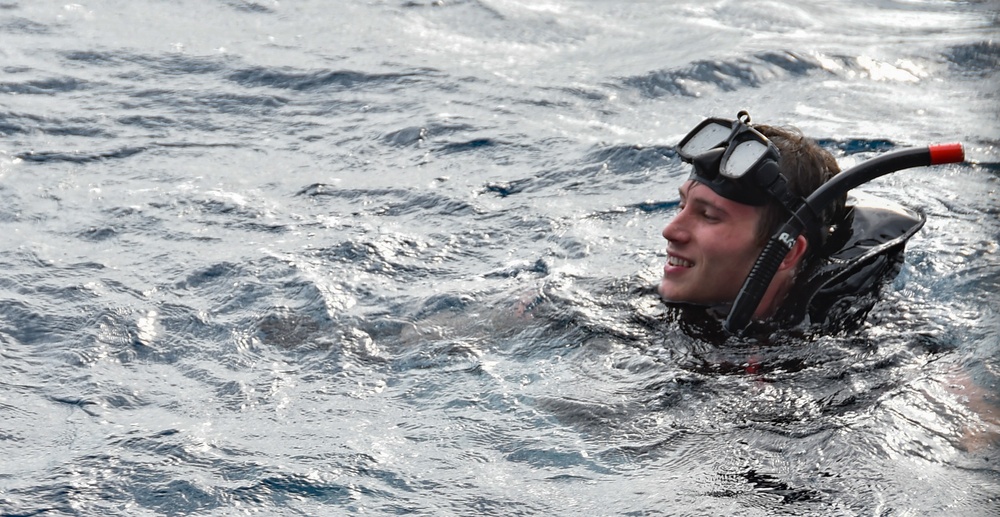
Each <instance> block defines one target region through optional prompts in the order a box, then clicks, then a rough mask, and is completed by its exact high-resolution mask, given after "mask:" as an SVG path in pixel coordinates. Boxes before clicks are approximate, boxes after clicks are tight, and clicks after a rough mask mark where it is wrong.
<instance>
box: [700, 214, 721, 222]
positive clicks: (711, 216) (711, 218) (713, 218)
mask: <svg viewBox="0 0 1000 517" xmlns="http://www.w3.org/2000/svg"><path fill="white" fill-rule="evenodd" d="M701 216H702V217H704V218H705V219H707V220H709V221H718V220H719V217H718V216H717V215H716V214H715V213H714V212H702V213H701Z"/></svg>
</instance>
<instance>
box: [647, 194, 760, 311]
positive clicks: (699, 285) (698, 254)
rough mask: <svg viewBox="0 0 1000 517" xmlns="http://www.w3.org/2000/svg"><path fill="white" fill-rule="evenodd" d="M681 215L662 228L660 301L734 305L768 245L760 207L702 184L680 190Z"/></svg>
mask: <svg viewBox="0 0 1000 517" xmlns="http://www.w3.org/2000/svg"><path fill="white" fill-rule="evenodd" d="M680 196H681V204H680V212H679V213H678V214H677V215H676V216H674V219H673V220H672V221H670V223H669V224H667V226H666V228H664V229H663V237H664V238H665V239H667V264H666V265H665V266H664V267H663V280H662V281H661V282H660V288H659V292H660V297H662V298H663V299H664V300H667V301H674V302H688V303H696V304H701V305H714V304H719V303H730V302H732V301H733V300H735V299H736V295H737V294H739V291H740V288H741V287H742V286H743V281H744V280H745V279H746V277H747V274H749V273H750V269H751V268H752V267H753V264H754V262H756V260H757V256H758V255H759V254H760V251H761V249H762V248H763V246H760V245H758V244H757V242H756V237H755V233H756V229H757V222H758V221H759V220H760V217H761V213H760V209H758V208H756V207H753V206H750V205H744V204H742V203H737V202H735V201H730V200H728V199H726V198H724V197H722V196H720V195H718V194H716V193H715V192H713V191H712V190H711V189H710V188H708V187H706V186H705V185H702V184H700V183H697V182H693V181H691V180H688V181H687V182H685V183H684V185H682V186H681V188H680Z"/></svg>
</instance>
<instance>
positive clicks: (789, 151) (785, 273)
mask: <svg viewBox="0 0 1000 517" xmlns="http://www.w3.org/2000/svg"><path fill="white" fill-rule="evenodd" d="M678 152H679V154H680V155H681V157H682V158H683V159H684V160H685V161H688V162H690V163H691V164H692V165H693V170H692V172H691V176H690V177H689V178H688V180H687V181H685V182H684V184H683V185H681V187H680V212H679V213H678V214H677V215H676V216H675V217H674V218H673V220H671V221H670V223H669V224H667V226H666V227H665V228H664V229H663V237H664V238H665V239H667V263H666V265H665V266H664V268H663V279H662V281H661V282H660V286H659V293H660V296H661V297H662V298H663V299H664V300H665V301H668V302H683V303H692V304H698V305H708V306H725V305H728V304H731V303H732V302H733V300H734V299H735V298H736V296H737V294H738V293H739V291H740V288H741V286H742V285H743V281H744V280H745V279H746V277H747V275H748V274H749V272H750V269H751V268H752V267H753V265H754V262H755V261H756V260H757V257H758V255H760V252H761V250H762V249H763V247H764V245H765V243H766V242H767V240H768V238H770V236H771V235H772V234H773V233H774V232H775V231H776V230H777V229H778V227H780V226H781V224H782V223H783V222H784V221H786V220H787V219H788V218H789V217H790V215H791V213H792V212H793V211H794V210H795V209H796V208H797V207H798V206H799V205H800V204H801V202H802V200H803V199H804V198H806V197H808V196H809V194H811V193H812V192H813V191H814V190H816V189H817V188H819V186H820V185H822V184H823V183H824V182H826V181H827V180H829V179H830V178H832V177H833V176H834V175H835V174H837V173H838V172H839V170H840V169H839V167H838V166H837V162H836V160H835V159H834V158H833V156H832V155H831V154H830V153H828V152H826V151H825V150H823V149H822V148H820V147H819V145H817V144H816V142H814V141H813V140H811V139H809V138H806V137H804V136H803V135H801V134H800V133H798V132H797V131H795V130H790V129H783V128H777V127H771V126H762V125H751V123H750V116H749V114H747V113H746V112H740V113H739V115H738V116H737V119H736V120H723V119H708V120H706V121H704V122H702V123H701V124H699V125H698V127H696V128H695V129H694V130H692V131H691V133H689V134H688V135H687V136H686V137H685V138H684V139H683V140H681V143H680V146H679V151H678ZM845 197H846V196H844V197H842V198H841V199H840V200H838V202H837V203H835V204H834V206H832V207H831V208H830V209H828V210H827V211H826V212H824V213H823V214H821V215H822V219H823V221H824V223H826V224H825V225H824V226H825V227H826V228H829V227H830V226H831V225H832V224H833V221H837V220H839V217H840V215H841V214H842V213H843V210H844V198H845ZM821 233H823V235H818V236H816V237H818V239H819V240H818V242H819V243H820V244H822V242H823V241H824V240H825V239H826V234H825V233H826V232H821ZM812 251H813V250H810V249H809V244H808V242H807V240H806V238H805V237H804V236H800V237H798V238H797V239H796V240H795V242H794V244H793V245H792V246H791V249H790V250H789V251H788V253H787V254H786V256H785V257H784V260H783V261H782V262H781V265H780V267H779V268H778V273H777V274H776V275H775V277H774V280H772V282H771V284H770V285H769V287H768V289H767V291H766V293H765V295H764V297H763V298H762V299H761V302H760V304H759V305H758V307H757V310H756V311H755V313H754V316H755V317H756V318H758V319H759V318H767V317H769V316H771V315H773V314H774V313H775V312H776V311H777V309H778V308H779V306H780V305H781V303H782V302H783V301H784V299H785V298H786V296H787V294H788V292H789V291H790V289H791V287H792V286H793V285H794V282H795V278H796V275H797V274H798V273H799V272H800V271H802V270H803V268H804V266H805V265H806V263H807V262H808V261H809V260H810V259H811V258H812V255H813V254H814V253H812Z"/></svg>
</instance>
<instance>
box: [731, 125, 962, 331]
mask: <svg viewBox="0 0 1000 517" xmlns="http://www.w3.org/2000/svg"><path fill="white" fill-rule="evenodd" d="M964 160H965V152H964V150H963V149H962V144H958V143H952V144H937V145H931V146H927V147H920V148H913V149H903V150H900V151H895V152H891V153H887V154H884V155H882V156H879V157H877V158H873V159H871V160H868V161H866V162H863V163H861V164H858V165H856V166H854V167H852V168H850V169H848V170H846V171H844V172H841V173H839V174H837V175H836V176H834V177H833V178H832V179H830V180H829V181H827V182H826V183H824V184H823V185H822V186H820V187H819V188H818V189H816V191H815V192H813V193H812V194H811V195H810V196H809V197H808V198H807V199H806V200H805V201H804V203H802V205H801V206H800V207H799V208H798V209H797V210H795V211H794V212H793V214H792V217H791V218H790V219H789V220H788V222H786V223H785V224H784V226H782V227H781V228H779V229H778V231H777V232H775V233H774V235H773V236H772V237H771V239H770V240H769V241H768V242H767V244H766V245H765V246H764V249H763V251H761V254H760V256H759V257H758V258H757V262H756V263H755V264H754V266H753V268H752V269H751V270H750V274H749V275H747V278H746V280H745V281H744V283H743V287H742V288H741V289H740V292H739V294H738V295H737V297H736V301H735V302H734V303H733V306H732V309H731V310H730V312H729V316H728V317H727V318H726V321H725V323H724V326H725V328H726V330H727V331H729V332H733V333H740V332H742V331H744V330H745V329H746V327H747V326H748V325H749V324H750V320H751V318H752V317H753V314H754V312H755V311H756V309H757V306H758V305H759V304H760V301H761V299H762V298H763V297H764V293H765V292H766V291H767V288H768V286H769V285H770V283H771V280H772V279H773V278H774V275H775V274H776V273H777V271H778V268H779V266H780V265H781V262H782V260H783V259H784V257H785V255H786V254H787V253H788V252H789V251H790V250H791V249H792V246H793V245H794V244H795V240H796V239H797V238H798V237H799V235H803V234H805V235H806V237H807V239H810V240H812V239H813V237H812V236H813V235H817V234H818V232H819V230H820V227H821V226H822V224H823V222H822V219H821V217H820V215H819V214H822V213H823V210H824V209H825V208H826V207H827V206H828V205H830V204H831V203H832V202H833V201H834V200H835V199H837V198H838V197H840V196H842V195H844V194H846V193H847V192H848V191H849V190H851V189H853V188H855V187H857V186H859V185H861V184H864V183H867V182H869V181H871V180H873V179H875V178H878V177H881V176H884V175H886V174H890V173H893V172H897V171H900V170H903V169H909V168H913V167H925V166H928V165H941V164H946V163H957V162H961V161H964ZM816 244H817V243H816V242H810V243H809V245H810V246H815V245H816Z"/></svg>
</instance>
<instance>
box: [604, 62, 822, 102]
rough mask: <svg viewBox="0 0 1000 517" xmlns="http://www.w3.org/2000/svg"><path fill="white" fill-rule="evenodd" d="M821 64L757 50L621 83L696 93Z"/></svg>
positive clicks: (653, 93)
mask: <svg viewBox="0 0 1000 517" xmlns="http://www.w3.org/2000/svg"><path fill="white" fill-rule="evenodd" d="M822 69H823V65H822V64H821V63H820V62H819V61H818V60H817V59H815V58H812V57H809V56H804V55H801V54H797V53H794V52H784V51H769V52H758V53H756V54H753V55H751V56H750V57H741V58H735V59H732V60H728V61H724V60H698V61H695V62H693V63H691V64H690V65H688V66H686V67H684V68H681V69H677V70H658V71H655V72H650V73H648V74H645V75H641V76H637V77H627V78H625V79H624V80H623V81H622V83H623V84H624V85H625V86H627V87H629V88H635V89H637V90H639V91H640V92H642V93H643V94H644V95H647V96H650V97H660V96H663V95H682V96H686V97H697V96H699V95H700V93H701V90H702V89H703V88H704V87H705V86H713V87H715V88H718V89H720V90H723V91H735V90H738V89H740V88H744V87H751V88H758V87H760V86H762V85H764V84H765V83H767V82H768V81H770V80H772V79H774V78H776V77H785V76H804V75H807V74H809V73H811V72H813V71H815V70H822Z"/></svg>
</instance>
